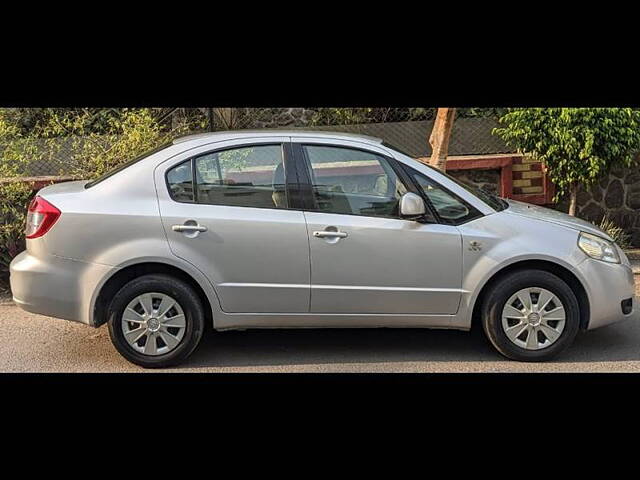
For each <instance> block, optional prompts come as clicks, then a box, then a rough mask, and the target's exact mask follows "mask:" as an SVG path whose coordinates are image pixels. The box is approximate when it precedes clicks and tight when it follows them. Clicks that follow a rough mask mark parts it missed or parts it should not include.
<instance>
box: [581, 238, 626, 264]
mask: <svg viewBox="0 0 640 480" xmlns="http://www.w3.org/2000/svg"><path fill="white" fill-rule="evenodd" d="M578 246H579V247H580V250H582V251H583V252H584V253H586V254H587V255H589V256H590V257H591V258H595V259H596V260H602V261H603V262H608V263H620V256H619V255H618V250H617V249H616V246H615V245H614V244H613V242H609V241H607V240H605V239H604V238H600V237H596V236H595V235H591V234H590V233H585V232H580V237H579V238H578Z"/></svg>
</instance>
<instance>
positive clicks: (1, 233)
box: [0, 182, 33, 283]
mask: <svg viewBox="0 0 640 480" xmlns="http://www.w3.org/2000/svg"><path fill="white" fill-rule="evenodd" d="M32 196H33V188H32V185H29V184H26V183H23V182H12V183H0V283H6V281H7V279H8V276H9V263H11V260H12V259H13V257H15V256H16V255H17V254H18V253H20V252H21V251H22V250H24V248H25V246H24V227H25V221H26V214H27V206H28V204H29V201H30V200H31V197H32Z"/></svg>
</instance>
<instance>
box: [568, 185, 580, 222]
mask: <svg viewBox="0 0 640 480" xmlns="http://www.w3.org/2000/svg"><path fill="white" fill-rule="evenodd" d="M577 206H578V184H577V183H573V184H571V187H570V190H569V215H571V216H572V217H575V216H576V207H577Z"/></svg>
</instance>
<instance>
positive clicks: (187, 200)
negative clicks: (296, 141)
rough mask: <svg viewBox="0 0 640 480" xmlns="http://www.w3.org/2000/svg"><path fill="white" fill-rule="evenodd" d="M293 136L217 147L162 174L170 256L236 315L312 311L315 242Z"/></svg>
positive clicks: (178, 160) (182, 158)
mask: <svg viewBox="0 0 640 480" xmlns="http://www.w3.org/2000/svg"><path fill="white" fill-rule="evenodd" d="M289 140H290V139H289V138H288V137H272V138H260V139H259V140H255V141H250V140H247V139H244V140H242V141H238V140H235V141H228V142H218V143H215V144H212V146H209V147H200V148H198V149H195V150H193V151H190V152H187V153H184V154H182V155H179V156H177V157H174V159H172V160H170V161H168V162H165V163H164V164H162V165H161V166H160V167H158V168H157V169H156V175H155V176H156V185H157V190H158V199H159V203H160V212H161V216H162V222H163V225H164V228H165V231H166V234H167V239H168V241H169V245H170V247H171V250H172V252H173V253H174V254H175V255H177V256H178V257H181V258H183V259H184V260H187V261H188V262H190V263H191V264H193V265H194V266H196V267H197V268H198V269H200V270H201V271H202V272H203V273H204V274H205V275H206V276H207V277H208V278H209V280H210V281H211V282H212V283H213V285H214V286H215V289H216V292H217V294H218V296H219V299H220V303H221V308H222V310H223V311H225V312H230V313H306V312H308V311H309V296H310V294H309V288H310V287H309V281H310V280H309V276H310V269H309V243H308V239H307V232H306V227H305V219H304V215H303V213H302V211H300V210H299V209H296V208H295V205H294V197H293V194H294V191H295V188H294V187H295V184H296V181H297V180H296V173H295V165H294V163H293V162H292V161H291V155H290V142H289Z"/></svg>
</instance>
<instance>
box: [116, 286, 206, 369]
mask: <svg viewBox="0 0 640 480" xmlns="http://www.w3.org/2000/svg"><path fill="white" fill-rule="evenodd" d="M149 292H159V293H164V294H167V295H169V296H171V297H172V298H174V299H175V300H176V301H177V302H178V303H179V304H180V306H181V307H182V309H183V311H184V317H185V321H186V327H185V332H184V336H183V337H182V339H181V340H180V343H179V344H178V345H177V346H176V347H175V348H174V349H173V350H171V351H169V352H168V353H166V354H162V355H157V356H151V355H145V354H143V353H140V352H137V351H136V350H134V348H133V347H131V346H130V345H129V343H128V342H127V341H126V339H125V338H124V334H123V331H122V324H121V318H122V315H123V313H124V310H125V308H126V307H127V305H128V304H129V302H131V301H132V300H133V299H134V298H136V297H137V296H139V295H142V294H143V293H149ZM107 318H108V325H109V335H110V337H111V342H112V343H113V345H114V346H115V347H116V350H118V352H119V353H120V354H121V355H122V356H123V357H124V358H126V359H127V360H129V361H130V362H132V363H135V364H136V365H140V366H141V367H144V368H163V367H168V366H172V365H176V364H178V363H180V362H182V361H184V360H185V359H186V358H187V357H188V356H189V355H191V353H192V352H193V351H194V350H195V348H196V347H197V346H198V344H199V343H200V340H201V338H202V333H203V331H204V326H205V315H204V310H203V307H202V303H201V301H200V298H199V297H198V295H197V294H196V293H195V292H194V290H193V289H192V288H191V287H190V286H189V285H188V284H187V283H185V282H183V281H182V280H179V279H177V278H175V277H171V276H169V275H163V274H151V275H144V276H141V277H138V278H135V279H133V280H131V281H130V282H128V283H127V284H125V285H124V286H123V287H122V288H121V289H120V290H119V291H118V293H116V294H115V295H114V297H113V299H112V301H111V303H110V305H109V308H108V311H107Z"/></svg>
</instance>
